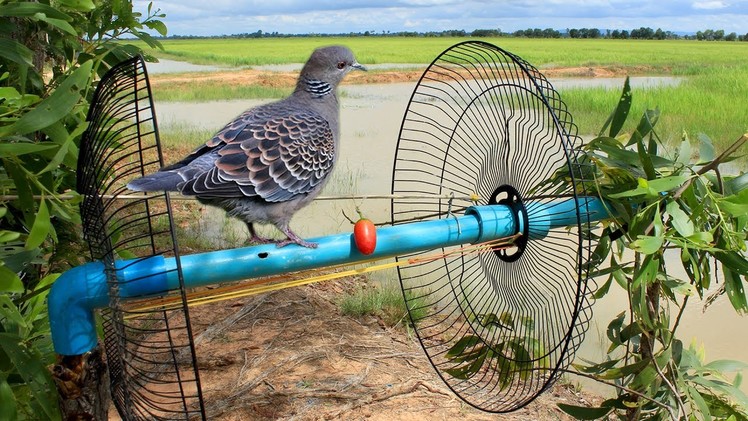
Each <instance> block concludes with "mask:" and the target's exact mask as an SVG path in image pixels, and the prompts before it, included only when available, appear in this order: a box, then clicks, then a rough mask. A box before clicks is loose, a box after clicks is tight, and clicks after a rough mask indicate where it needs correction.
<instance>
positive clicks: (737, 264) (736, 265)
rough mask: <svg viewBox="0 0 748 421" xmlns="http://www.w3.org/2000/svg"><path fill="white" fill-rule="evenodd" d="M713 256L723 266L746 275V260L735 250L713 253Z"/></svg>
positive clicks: (747, 274) (747, 264)
mask: <svg viewBox="0 0 748 421" xmlns="http://www.w3.org/2000/svg"><path fill="white" fill-rule="evenodd" d="M714 257H716V258H717V260H719V261H720V262H721V263H722V264H723V265H724V267H725V268H729V269H731V270H734V271H736V272H737V273H739V274H741V275H743V276H748V260H746V259H745V256H743V255H742V254H740V253H737V252H719V253H714Z"/></svg>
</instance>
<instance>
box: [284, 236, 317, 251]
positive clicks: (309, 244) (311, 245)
mask: <svg viewBox="0 0 748 421" xmlns="http://www.w3.org/2000/svg"><path fill="white" fill-rule="evenodd" d="M289 244H298V245H300V246H301V247H306V248H309V249H316V248H317V246H319V244H317V243H312V242H309V241H305V240H302V239H301V238H296V239H290V238H289V239H288V240H283V241H279V242H278V243H276V247H278V248H281V247H285V246H287V245H289Z"/></svg>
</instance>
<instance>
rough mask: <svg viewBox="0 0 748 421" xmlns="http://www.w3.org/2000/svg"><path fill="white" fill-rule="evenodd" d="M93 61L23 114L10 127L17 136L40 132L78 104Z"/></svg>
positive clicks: (83, 65) (85, 64)
mask: <svg viewBox="0 0 748 421" xmlns="http://www.w3.org/2000/svg"><path fill="white" fill-rule="evenodd" d="M92 68H93V61H87V62H85V63H83V64H81V66H80V67H79V68H78V69H76V70H75V71H74V72H73V73H72V74H70V76H68V77H67V78H66V79H65V80H64V81H63V82H62V83H61V84H60V86H58V87H57V89H55V90H54V92H52V94H51V95H50V96H48V97H47V98H45V99H44V100H42V102H40V103H39V104H38V105H37V106H36V108H34V109H33V110H31V111H29V112H28V113H26V114H24V115H23V116H22V117H21V118H20V119H18V121H17V122H16V123H15V124H14V125H13V126H12V129H13V130H15V131H16V132H17V133H19V134H26V133H30V132H33V131H37V130H41V129H43V128H45V127H47V126H50V125H51V124H53V123H54V122H56V121H58V120H60V119H62V118H63V117H65V116H66V115H67V114H68V113H70V111H71V110H72V109H73V107H75V105H77V104H78V101H80V99H81V94H82V93H83V91H84V90H85V89H86V86H87V85H88V82H89V78H90V77H91V70H92Z"/></svg>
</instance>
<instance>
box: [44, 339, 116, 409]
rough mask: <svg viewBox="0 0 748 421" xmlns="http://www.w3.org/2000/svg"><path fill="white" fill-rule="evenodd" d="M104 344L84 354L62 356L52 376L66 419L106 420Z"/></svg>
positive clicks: (106, 395) (108, 400)
mask: <svg viewBox="0 0 748 421" xmlns="http://www.w3.org/2000/svg"><path fill="white" fill-rule="evenodd" d="M103 355H104V353H103V351H102V349H101V344H99V345H97V346H96V348H94V349H93V350H92V351H90V352H87V353H85V354H83V355H75V356H60V357H58V363H57V364H55V365H54V366H52V377H53V378H54V381H55V384H56V385H57V390H58V392H59V393H60V412H61V413H62V419H63V420H106V419H108V411H109V402H110V400H111V399H110V395H109V373H108V371H107V365H106V363H105V362H104V358H103Z"/></svg>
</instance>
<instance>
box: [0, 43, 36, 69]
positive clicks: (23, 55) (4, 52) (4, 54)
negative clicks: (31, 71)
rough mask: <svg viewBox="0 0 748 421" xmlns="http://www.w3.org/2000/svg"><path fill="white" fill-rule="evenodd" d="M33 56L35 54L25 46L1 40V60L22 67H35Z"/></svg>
mask: <svg viewBox="0 0 748 421" xmlns="http://www.w3.org/2000/svg"><path fill="white" fill-rule="evenodd" d="M33 56H34V53H33V52H32V51H31V50H30V49H29V48H28V47H26V46H25V45H23V44H21V43H19V42H16V41H13V40H10V39H7V38H0V58H4V59H6V60H8V61H12V62H13V63H18V64H20V65H22V66H28V67H33V66H34V63H33V61H32V58H33Z"/></svg>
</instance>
